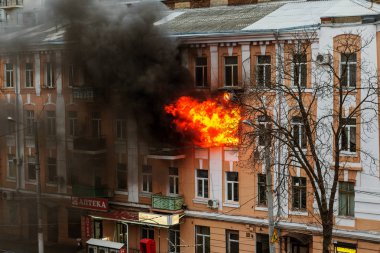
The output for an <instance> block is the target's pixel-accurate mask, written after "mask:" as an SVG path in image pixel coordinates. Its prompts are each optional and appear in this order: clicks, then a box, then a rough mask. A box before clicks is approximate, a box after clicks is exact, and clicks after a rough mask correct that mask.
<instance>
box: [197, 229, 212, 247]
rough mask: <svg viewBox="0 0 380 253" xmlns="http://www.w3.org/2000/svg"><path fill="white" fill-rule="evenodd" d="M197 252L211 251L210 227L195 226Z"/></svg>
mask: <svg viewBox="0 0 380 253" xmlns="http://www.w3.org/2000/svg"><path fill="white" fill-rule="evenodd" d="M195 242H196V248H195V253H210V228H209V227H205V226H195Z"/></svg>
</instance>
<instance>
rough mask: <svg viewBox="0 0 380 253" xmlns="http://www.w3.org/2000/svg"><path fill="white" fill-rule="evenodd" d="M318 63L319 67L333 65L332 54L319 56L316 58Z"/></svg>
mask: <svg viewBox="0 0 380 253" xmlns="http://www.w3.org/2000/svg"><path fill="white" fill-rule="evenodd" d="M316 62H317V64H318V65H327V64H330V63H331V55H330V54H318V55H317V57H316Z"/></svg>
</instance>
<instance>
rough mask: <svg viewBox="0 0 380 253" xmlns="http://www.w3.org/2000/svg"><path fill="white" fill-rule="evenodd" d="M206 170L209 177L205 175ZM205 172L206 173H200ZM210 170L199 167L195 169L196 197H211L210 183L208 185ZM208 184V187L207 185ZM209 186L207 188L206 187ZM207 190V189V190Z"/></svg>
mask: <svg viewBox="0 0 380 253" xmlns="http://www.w3.org/2000/svg"><path fill="white" fill-rule="evenodd" d="M205 172H206V173H207V177H205ZM201 173H203V174H204V175H200V174H201ZM208 174H209V171H208V170H204V169H197V170H196V171H195V182H196V183H195V184H196V185H195V186H196V187H195V196H196V198H201V199H208V198H209V192H208V191H209V185H208V181H209V180H208V178H209V175H208ZM199 184H201V192H200V191H199V190H200V188H199V187H200V185H199ZM206 186H207V187H206ZM206 188H207V189H206ZM206 190H207V191H206Z"/></svg>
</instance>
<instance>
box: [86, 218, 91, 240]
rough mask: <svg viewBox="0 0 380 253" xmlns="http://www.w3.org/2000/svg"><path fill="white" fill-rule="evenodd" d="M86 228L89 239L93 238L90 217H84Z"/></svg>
mask: <svg viewBox="0 0 380 253" xmlns="http://www.w3.org/2000/svg"><path fill="white" fill-rule="evenodd" d="M84 228H85V233H86V237H87V238H91V219H90V217H84Z"/></svg>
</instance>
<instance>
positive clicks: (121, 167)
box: [116, 163, 128, 191]
mask: <svg viewBox="0 0 380 253" xmlns="http://www.w3.org/2000/svg"><path fill="white" fill-rule="evenodd" d="M116 173H117V189H118V190H124V191H125V190H127V182H128V177H127V165H126V164H125V163H118V164H117V166H116Z"/></svg>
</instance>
